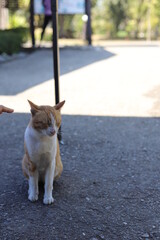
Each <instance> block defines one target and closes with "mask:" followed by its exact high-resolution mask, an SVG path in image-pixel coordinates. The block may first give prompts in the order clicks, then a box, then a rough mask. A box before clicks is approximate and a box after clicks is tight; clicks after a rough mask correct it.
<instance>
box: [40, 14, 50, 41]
mask: <svg viewBox="0 0 160 240" xmlns="http://www.w3.org/2000/svg"><path fill="white" fill-rule="evenodd" d="M50 20H51V16H48V15H45V17H44V22H43V27H42V32H41V41H42V39H43V35H44V32H45V29H46V27H47V25H48V23H49V21H50Z"/></svg>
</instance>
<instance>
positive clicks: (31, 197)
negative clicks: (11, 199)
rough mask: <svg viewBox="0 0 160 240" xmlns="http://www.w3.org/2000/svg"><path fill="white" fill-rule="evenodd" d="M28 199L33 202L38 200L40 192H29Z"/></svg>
mask: <svg viewBox="0 0 160 240" xmlns="http://www.w3.org/2000/svg"><path fill="white" fill-rule="evenodd" d="M28 199H29V200H30V201H31V202H35V201H37V200H38V194H31V193H30V194H29V195H28Z"/></svg>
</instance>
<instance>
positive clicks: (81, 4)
mask: <svg viewBox="0 0 160 240" xmlns="http://www.w3.org/2000/svg"><path fill="white" fill-rule="evenodd" d="M58 12H59V14H84V13H85V1H84V0H74V1H73V0H59V7H58Z"/></svg>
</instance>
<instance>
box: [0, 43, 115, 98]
mask: <svg viewBox="0 0 160 240" xmlns="http://www.w3.org/2000/svg"><path fill="white" fill-rule="evenodd" d="M112 56H114V54H113V53H111V52H109V51H106V50H105V49H103V48H94V47H91V48H89V47H83V48H74V47H72V48H71V47H70V48H63V49H61V50H60V69H61V71H60V72H61V75H63V74H66V73H69V72H71V71H74V70H77V69H79V68H82V67H84V66H87V65H90V64H92V63H95V62H98V61H102V60H105V59H108V58H110V57H112ZM52 58H53V54H52V50H51V49H43V50H39V51H36V52H34V53H32V54H29V55H28V57H25V58H23V59H19V60H14V61H13V62H8V63H5V64H1V69H0V82H1V88H0V95H15V94H18V93H21V92H23V91H25V90H27V89H28V88H31V87H33V86H36V85H37V84H40V83H43V82H45V81H48V80H50V79H52V78H53V60H52ZM24 66H25V68H26V69H27V71H26V69H25V71H26V72H27V74H26V75H25V74H24ZM22 83H23V84H22ZM15 86H16V87H15Z"/></svg>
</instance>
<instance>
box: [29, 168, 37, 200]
mask: <svg viewBox="0 0 160 240" xmlns="http://www.w3.org/2000/svg"><path fill="white" fill-rule="evenodd" d="M28 183H29V190H28V199H29V200H30V201H32V202H34V201H37V200H38V171H37V170H36V171H35V172H34V173H32V175H30V176H29V180H28Z"/></svg>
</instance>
